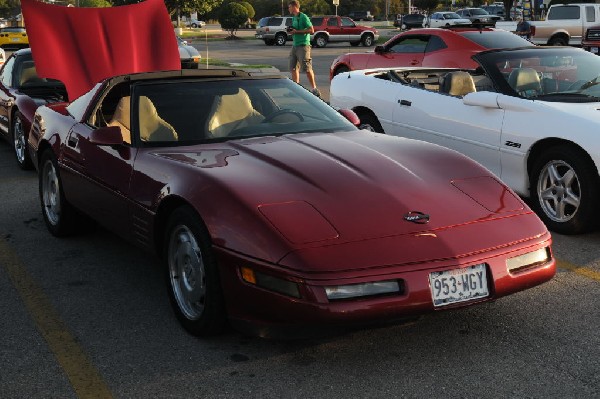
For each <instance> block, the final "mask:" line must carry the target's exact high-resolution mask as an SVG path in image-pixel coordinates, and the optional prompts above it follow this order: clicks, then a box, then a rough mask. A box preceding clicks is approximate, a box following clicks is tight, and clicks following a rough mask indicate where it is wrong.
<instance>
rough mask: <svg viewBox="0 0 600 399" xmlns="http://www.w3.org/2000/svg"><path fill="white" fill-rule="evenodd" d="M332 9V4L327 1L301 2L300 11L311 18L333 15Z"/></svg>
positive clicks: (302, 0)
mask: <svg viewBox="0 0 600 399" xmlns="http://www.w3.org/2000/svg"><path fill="white" fill-rule="evenodd" d="M286 3H287V1H286ZM286 6H287V4H286ZM331 7H332V5H331V2H330V1H326V0H300V11H302V12H303V13H305V14H306V15H310V16H313V15H325V14H332V12H331Z"/></svg>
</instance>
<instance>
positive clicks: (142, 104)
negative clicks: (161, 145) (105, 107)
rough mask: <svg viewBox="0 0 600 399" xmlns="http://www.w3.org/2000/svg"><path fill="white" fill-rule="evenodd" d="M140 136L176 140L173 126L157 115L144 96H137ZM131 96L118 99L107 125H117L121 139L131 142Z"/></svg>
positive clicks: (145, 138) (146, 139) (145, 139)
mask: <svg viewBox="0 0 600 399" xmlns="http://www.w3.org/2000/svg"><path fill="white" fill-rule="evenodd" d="M138 114H139V118H140V138H141V139H142V141H177V133H176V132H175V129H174V128H173V126H171V125H170V124H169V123H168V122H166V121H165V120H164V119H162V118H161V117H160V116H158V113H157V112H156V108H155V107H154V104H153V103H152V101H151V100H150V99H149V98H148V97H146V96H140V98H139V113H138ZM130 118H131V97H130V96H125V97H123V98H121V99H120V100H119V103H118V104H117V109H116V110H115V113H114V114H113V117H112V119H111V120H110V122H108V126H118V127H120V128H121V133H122V134H123V141H124V142H125V143H128V144H131V120H130Z"/></svg>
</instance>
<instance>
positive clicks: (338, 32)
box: [325, 17, 348, 42]
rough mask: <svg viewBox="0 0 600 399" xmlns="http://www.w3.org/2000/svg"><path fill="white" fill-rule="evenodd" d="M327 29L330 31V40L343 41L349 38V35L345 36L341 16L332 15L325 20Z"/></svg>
mask: <svg viewBox="0 0 600 399" xmlns="http://www.w3.org/2000/svg"><path fill="white" fill-rule="evenodd" d="M325 31H327V33H329V41H330V42H343V41H346V40H348V35H345V36H344V31H343V29H342V27H341V26H340V17H330V18H328V19H327V21H326V22H325Z"/></svg>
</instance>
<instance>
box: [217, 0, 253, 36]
mask: <svg viewBox="0 0 600 399" xmlns="http://www.w3.org/2000/svg"><path fill="white" fill-rule="evenodd" d="M247 20H248V10H247V9H246V7H244V6H243V5H241V4H240V3H235V2H232V3H227V4H223V6H221V10H220V12H219V23H220V24H221V28H223V29H225V30H226V31H228V32H229V37H231V38H234V37H235V32H236V31H237V30H238V29H239V27H240V25H242V24H245V23H246V21H247Z"/></svg>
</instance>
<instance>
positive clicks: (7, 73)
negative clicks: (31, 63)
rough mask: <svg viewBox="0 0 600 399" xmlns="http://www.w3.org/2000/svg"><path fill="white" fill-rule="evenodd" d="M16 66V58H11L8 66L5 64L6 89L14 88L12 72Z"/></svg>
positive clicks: (3, 80)
mask: <svg viewBox="0 0 600 399" xmlns="http://www.w3.org/2000/svg"><path fill="white" fill-rule="evenodd" d="M14 65H15V57H11V58H10V59H9V60H8V61H7V62H6V64H4V68H2V77H0V79H1V80H2V84H3V85H4V86H6V87H12V71H13V67H14Z"/></svg>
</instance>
